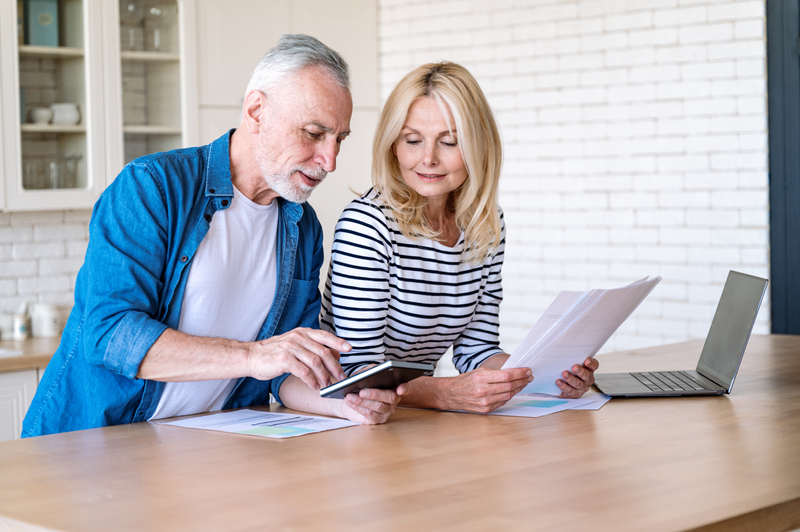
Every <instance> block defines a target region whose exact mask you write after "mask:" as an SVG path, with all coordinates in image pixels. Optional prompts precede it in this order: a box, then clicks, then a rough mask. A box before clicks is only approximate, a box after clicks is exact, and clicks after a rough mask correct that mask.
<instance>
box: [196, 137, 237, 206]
mask: <svg viewBox="0 0 800 532" xmlns="http://www.w3.org/2000/svg"><path fill="white" fill-rule="evenodd" d="M234 131H236V129H231V130H230V131H228V133H226V134H225V135H222V136H221V137H220V138H218V139H217V140H215V141H214V142H212V143H211V144H210V145H209V147H208V161H207V162H206V171H205V176H204V181H205V187H206V189H205V195H206V197H207V198H214V199H215V200H216V201H215V203H218V202H219V199H220V198H226V199H227V198H231V197H233V181H232V176H231V136H233V133H234ZM228 205H230V201H228V203H226V204H225V205H219V204H217V205H216V207H217V209H220V208H222V209H224V208H227V207H228Z"/></svg>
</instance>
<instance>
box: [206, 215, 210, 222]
mask: <svg viewBox="0 0 800 532" xmlns="http://www.w3.org/2000/svg"><path fill="white" fill-rule="evenodd" d="M206 221H207V222H210V221H211V215H210V214H206Z"/></svg>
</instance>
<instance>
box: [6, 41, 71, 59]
mask: <svg viewBox="0 0 800 532" xmlns="http://www.w3.org/2000/svg"><path fill="white" fill-rule="evenodd" d="M19 55H20V56H22V57H25V56H28V57H56V58H58V57H83V48H72V47H69V46H34V45H31V44H23V45H20V47H19Z"/></svg>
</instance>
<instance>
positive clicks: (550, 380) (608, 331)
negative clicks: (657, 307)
mask: <svg viewBox="0 0 800 532" xmlns="http://www.w3.org/2000/svg"><path fill="white" fill-rule="evenodd" d="M660 281H661V277H655V278H653V279H648V278H647V277H645V278H644V279H641V280H639V281H636V282H635V283H632V284H629V285H628V286H623V287H621V288H613V289H608V290H589V291H587V292H568V291H564V292H561V293H560V294H559V295H558V296H557V297H556V298H555V300H554V301H553V303H551V304H550V306H549V307H548V308H547V310H546V311H545V313H544V314H543V315H542V317H541V318H539V320H538V321H537V322H536V324H535V325H534V326H533V328H532V329H531V331H530V332H529V333H528V335H526V336H525V338H524V339H523V341H522V343H520V345H519V346H518V347H517V349H515V350H514V352H513V353H512V354H511V356H510V357H509V359H508V360H507V361H506V363H505V364H504V365H503V368H504V369H505V368H524V367H527V368H530V369H531V370H532V371H533V377H534V381H533V383H531V384H530V385H528V387H527V388H526V390H528V391H530V392H534V393H543V394H549V395H558V394H560V393H561V390H559V388H558V386H556V384H555V381H556V380H557V379H560V378H561V373H562V372H563V371H564V370H569V369H570V368H571V367H572V366H573V365H575V364H582V363H583V361H584V360H586V359H587V358H589V357H593V356H595V355H596V354H597V352H598V351H599V350H600V348H601V347H603V345H604V344H605V343H606V342H607V341H608V339H609V338H610V337H611V335H612V334H614V332H615V331H616V330H617V329H618V328H619V326H620V325H622V324H623V323H624V322H625V320H626V319H628V317H629V316H630V315H631V314H632V313H633V311H634V310H636V308H637V307H638V306H639V304H640V303H641V302H642V301H644V299H645V298H646V297H647V295H648V294H649V293H650V292H651V291H652V290H653V288H655V286H656V285H657V284H658V283H659V282H660Z"/></svg>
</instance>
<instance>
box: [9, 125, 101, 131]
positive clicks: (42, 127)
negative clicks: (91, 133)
mask: <svg viewBox="0 0 800 532" xmlns="http://www.w3.org/2000/svg"><path fill="white" fill-rule="evenodd" d="M20 129H21V130H22V132H23V133H86V126H84V125H83V124H78V125H74V126H72V125H53V124H22V125H21V126H20Z"/></svg>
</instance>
